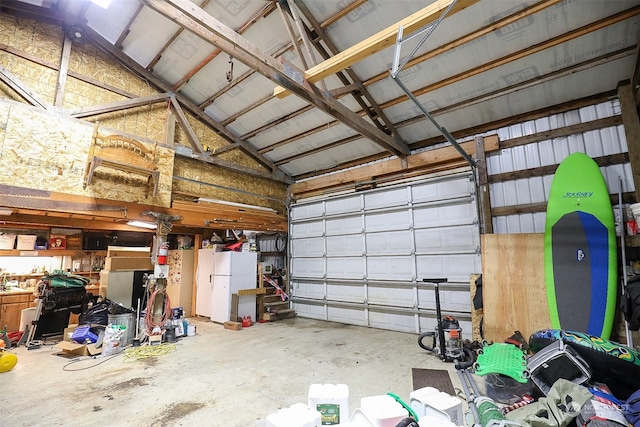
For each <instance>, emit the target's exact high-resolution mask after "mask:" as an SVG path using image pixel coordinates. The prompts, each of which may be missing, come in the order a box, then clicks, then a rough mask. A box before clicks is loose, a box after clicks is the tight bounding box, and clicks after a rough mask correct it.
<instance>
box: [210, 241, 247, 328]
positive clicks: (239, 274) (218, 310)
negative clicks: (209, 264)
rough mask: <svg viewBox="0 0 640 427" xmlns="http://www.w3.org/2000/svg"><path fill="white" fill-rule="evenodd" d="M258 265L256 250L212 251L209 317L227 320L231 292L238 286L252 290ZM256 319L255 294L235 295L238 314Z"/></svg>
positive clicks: (220, 320) (219, 321) (234, 292)
mask: <svg viewBox="0 0 640 427" xmlns="http://www.w3.org/2000/svg"><path fill="white" fill-rule="evenodd" d="M257 265H258V253H257V252H215V253H214V254H213V292H212V294H211V306H210V307H211V320H212V321H213V322H218V323H224V322H227V321H229V320H233V321H235V320H236V319H231V295H232V294H237V293H238V291H239V290H241V289H255V288H256V275H257V269H258V267H257ZM244 316H251V319H252V320H253V321H255V320H256V296H255V294H253V295H242V296H239V297H238V317H240V318H242V317H244Z"/></svg>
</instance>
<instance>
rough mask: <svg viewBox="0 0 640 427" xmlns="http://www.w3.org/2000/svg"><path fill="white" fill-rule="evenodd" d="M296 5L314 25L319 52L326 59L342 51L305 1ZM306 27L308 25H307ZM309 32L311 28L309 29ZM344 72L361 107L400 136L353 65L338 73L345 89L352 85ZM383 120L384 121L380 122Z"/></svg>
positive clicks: (352, 93)
mask: <svg viewBox="0 0 640 427" xmlns="http://www.w3.org/2000/svg"><path fill="white" fill-rule="evenodd" d="M295 4H296V6H297V7H298V9H300V13H302V15H303V16H304V17H305V19H306V20H307V21H309V24H310V25H311V26H312V27H313V31H314V32H315V34H317V38H316V40H315V46H316V49H317V50H318V52H320V54H321V55H323V57H324V58H325V59H328V58H330V57H331V56H335V55H337V54H338V53H339V52H340V49H338V47H337V46H336V45H335V43H334V42H333V40H331V37H329V36H328V35H327V33H326V31H325V30H324V28H323V27H322V25H321V24H320V23H319V22H318V21H317V20H316V19H315V17H314V16H313V14H312V13H311V11H310V10H309V9H308V8H307V7H306V5H305V4H304V2H302V1H300V0H297V1H295ZM305 28H306V26H305ZM307 31H308V32H311V30H309V29H307ZM325 45H326V46H327V49H328V50H329V52H327V51H326V50H325V48H324V46H325ZM344 74H346V75H348V76H349V78H350V79H351V81H352V82H353V84H354V85H355V89H354V90H351V91H349V92H350V93H351V95H352V96H353V97H354V99H355V100H356V102H357V103H358V105H360V108H361V109H362V110H363V111H364V112H365V113H366V114H367V115H368V116H369V118H370V119H371V121H372V122H373V123H374V124H375V125H376V126H377V127H378V128H379V129H381V130H382V131H385V132H388V133H390V134H392V135H397V136H398V137H399V135H400V134H399V133H398V131H397V130H396V128H395V126H394V124H393V122H392V121H391V120H390V119H389V118H388V117H387V115H386V114H385V113H384V111H382V108H380V106H379V105H378V101H377V100H376V99H375V98H374V97H373V96H372V95H371V94H370V93H369V91H368V90H367V89H366V88H365V87H364V84H363V83H362V80H360V76H358V74H357V73H356V72H355V71H353V70H352V69H351V67H348V68H346V69H345V70H344V71H340V72H338V73H337V74H336V75H337V76H338V78H339V79H340V81H341V82H342V83H343V84H345V89H346V88H348V87H350V86H352V85H350V84H349V80H348V79H347V78H346V77H345V76H344ZM331 96H334V97H336V96H341V94H340V93H339V92H338V94H336V95H334V94H333V92H331ZM380 121H382V122H383V123H380Z"/></svg>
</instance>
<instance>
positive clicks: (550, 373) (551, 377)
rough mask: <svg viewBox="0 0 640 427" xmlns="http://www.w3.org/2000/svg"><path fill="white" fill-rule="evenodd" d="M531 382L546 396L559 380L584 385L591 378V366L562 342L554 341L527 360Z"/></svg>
mask: <svg viewBox="0 0 640 427" xmlns="http://www.w3.org/2000/svg"><path fill="white" fill-rule="evenodd" d="M527 369H528V370H529V373H530V375H531V381H533V383H534V384H535V385H536V386H537V387H538V389H539V390H540V391H541V392H542V393H543V394H544V395H545V396H546V395H547V393H549V390H550V389H551V387H552V386H553V383H555V382H556V381H557V380H558V379H559V378H564V379H566V380H569V381H571V382H573V383H575V384H583V383H585V382H587V381H589V379H590V378H591V368H590V367H589V364H587V362H586V361H585V360H584V359H583V358H582V357H580V355H579V354H578V353H576V351H575V350H574V349H572V348H571V347H569V346H567V345H566V344H565V343H564V342H563V341H562V340H558V341H554V342H553V343H551V344H549V345H548V346H546V347H545V348H543V349H541V350H539V351H538V352H537V353H536V354H534V355H533V356H531V357H530V358H529V359H528V360H527Z"/></svg>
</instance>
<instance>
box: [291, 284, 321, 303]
mask: <svg viewBox="0 0 640 427" xmlns="http://www.w3.org/2000/svg"><path fill="white" fill-rule="evenodd" d="M291 288H292V291H293V292H294V293H295V294H296V296H297V297H300V298H312V299H324V294H325V291H324V284H323V283H322V282H318V281H311V280H304V279H300V280H296V281H295V283H293V284H292V286H291Z"/></svg>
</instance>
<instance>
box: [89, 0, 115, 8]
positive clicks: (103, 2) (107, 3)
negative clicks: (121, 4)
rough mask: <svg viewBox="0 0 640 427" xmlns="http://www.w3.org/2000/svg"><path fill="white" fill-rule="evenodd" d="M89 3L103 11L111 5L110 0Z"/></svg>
mask: <svg viewBox="0 0 640 427" xmlns="http://www.w3.org/2000/svg"><path fill="white" fill-rule="evenodd" d="M91 3H94V4H97V5H98V6H100V7H101V8H103V9H109V5H110V4H111V0H91Z"/></svg>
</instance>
